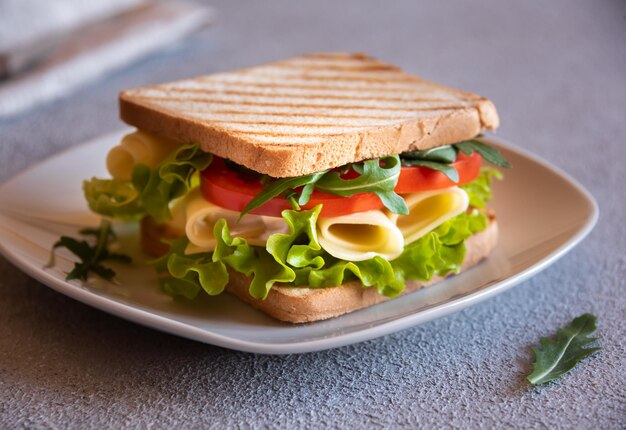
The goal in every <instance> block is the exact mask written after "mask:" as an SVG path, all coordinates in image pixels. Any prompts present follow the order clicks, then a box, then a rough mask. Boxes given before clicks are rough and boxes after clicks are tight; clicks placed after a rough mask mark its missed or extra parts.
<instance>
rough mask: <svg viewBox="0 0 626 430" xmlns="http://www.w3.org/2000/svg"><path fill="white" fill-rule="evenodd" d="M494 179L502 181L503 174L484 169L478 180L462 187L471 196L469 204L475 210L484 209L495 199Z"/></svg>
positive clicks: (491, 168) (492, 169) (491, 169)
mask: <svg viewBox="0 0 626 430" xmlns="http://www.w3.org/2000/svg"><path fill="white" fill-rule="evenodd" d="M493 179H498V180H500V179H502V173H500V171H499V170H497V169H494V168H493V167H483V168H481V170H480V175H478V178H476V179H475V180H473V181H472V182H468V183H467V184H464V185H461V187H460V188H462V189H464V190H465V192H467V194H468V195H469V204H470V206H473V207H475V208H479V209H484V208H486V207H487V202H488V201H489V200H491V198H492V197H493V191H492V188H491V186H492V183H493Z"/></svg>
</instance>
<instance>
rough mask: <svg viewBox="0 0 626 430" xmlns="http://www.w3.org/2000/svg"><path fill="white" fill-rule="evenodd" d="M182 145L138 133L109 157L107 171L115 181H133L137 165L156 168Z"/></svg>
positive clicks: (113, 150)
mask: <svg viewBox="0 0 626 430" xmlns="http://www.w3.org/2000/svg"><path fill="white" fill-rule="evenodd" d="M180 145H181V144H180V142H177V141H175V140H171V139H166V138H163V137H159V136H155V135H154V134H151V133H147V132H145V131H136V132H134V133H130V134H127V135H126V136H124V137H123V138H122V141H121V142H120V144H119V145H117V146H115V147H113V148H112V149H111V150H110V151H109V154H108V155H107V160H106V164H107V170H108V171H109V173H110V174H111V176H112V177H113V178H114V179H120V180H124V181H128V180H130V179H131V174H132V173H133V168H134V167H135V164H137V163H142V164H146V165H147V166H148V167H155V166H156V165H157V164H159V163H160V162H161V161H163V160H164V159H165V157H167V156H168V155H169V154H170V153H171V152H172V151H174V149H176V148H177V147H179V146H180Z"/></svg>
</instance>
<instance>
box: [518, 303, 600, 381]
mask: <svg viewBox="0 0 626 430" xmlns="http://www.w3.org/2000/svg"><path fill="white" fill-rule="evenodd" d="M595 330H596V317H595V316H594V315H592V314H583V315H581V316H579V317H578V318H575V319H574V320H573V321H572V322H571V323H570V324H568V325H567V326H565V327H563V328H561V329H559V330H558V331H557V334H556V338H555V339H549V338H545V337H544V338H542V339H541V346H542V349H539V348H532V350H533V352H534V353H535V362H534V363H533V372H532V373H531V374H530V375H528V380H529V381H530V383H531V384H533V385H539V384H545V383H546V382H549V381H552V380H554V379H556V378H558V377H560V376H562V375H563V374H565V373H567V372H569V371H570V370H572V368H573V367H574V366H575V365H576V363H578V362H579V361H580V360H582V359H584V358H586V357H588V356H589V355H591V354H593V353H594V352H596V351H598V350H600V349H602V348H601V347H593V348H586V346H587V345H589V344H590V343H592V342H594V341H596V340H597V339H598V338H592V337H589V335H590V334H592V333H593V332H594V331H595Z"/></svg>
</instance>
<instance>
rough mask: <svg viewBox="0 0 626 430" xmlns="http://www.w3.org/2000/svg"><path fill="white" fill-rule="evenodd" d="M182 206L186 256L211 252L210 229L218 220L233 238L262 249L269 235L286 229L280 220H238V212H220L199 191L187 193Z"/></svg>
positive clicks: (249, 217)
mask: <svg viewBox="0 0 626 430" xmlns="http://www.w3.org/2000/svg"><path fill="white" fill-rule="evenodd" d="M183 204H184V206H185V218H186V221H185V234H186V235H187V238H188V239H189V246H188V247H187V249H186V253H187V254H191V253H194V252H208V251H213V250H214V249H215V236H214V234H213V228H214V227H215V223H216V222H217V221H218V220H220V219H222V218H223V219H225V220H226V224H228V228H229V230H230V234H231V235H232V236H233V237H242V238H244V239H246V240H247V241H248V243H249V244H251V245H257V246H265V243H266V242H267V239H268V238H269V236H270V235H272V234H274V233H287V232H288V231H289V226H288V225H287V223H286V222H285V221H284V220H283V219H282V218H276V217H267V216H261V215H252V214H247V215H246V216H244V217H243V218H241V220H240V219H239V216H240V215H241V213H240V212H236V211H231V210H228V209H224V208H221V207H219V206H216V205H214V204H213V203H211V202H209V201H207V200H206V199H205V198H204V197H203V196H202V193H201V192H200V189H199V188H196V189H195V190H193V191H191V193H190V194H189V195H188V196H187V197H186V198H185V202H184V203H183Z"/></svg>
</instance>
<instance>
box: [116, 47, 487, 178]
mask: <svg viewBox="0 0 626 430" xmlns="http://www.w3.org/2000/svg"><path fill="white" fill-rule="evenodd" d="M307 62H308V63H312V64H317V66H316V67H315V68H306V67H304V68H302V70H300V69H299V67H302V66H301V64H303V63H304V64H308V63H307ZM268 70H270V72H271V73H270V72H268ZM285 70H286V71H285ZM355 70H356V71H355ZM268 73H269V74H268ZM272 73H274V75H276V76H274V75H272ZM285 73H288V74H287V75H285V76H283V74H285ZM268 76H269V78H268ZM322 78H324V79H326V81H322V82H329V83H328V84H327V85H332V88H334V92H335V93H336V94H327V93H323V94H324V95H323V96H320V95H319V94H321V93H320V91H322V90H317V89H315V90H314V88H317V87H314V86H313V84H315V83H319V82H320V79H322ZM242 79H246V81H245V82H244V81H241V82H239V81H237V82H235V83H230V84H228V82H229V80H230V81H232V80H242ZM268 79H274V81H276V82H277V83H273V84H270V83H263V82H266V81H267V80H268ZM333 79H334V80H333ZM344 80H345V83H342V84H339V82H343V81H344ZM256 81H258V82H256ZM274 81H272V82H274ZM225 82H226V83H225ZM238 82H239V83H238ZM255 82H256V83H255ZM285 82H298V85H302V86H301V87H298V86H297V85H296V88H295V89H294V88H292V87H293V86H288V85H287V84H285ZM244 83H245V85H246V86H244ZM250 85H252V86H250ZM359 85H361V86H359ZM372 85H375V87H372ZM400 85H401V86H400ZM189 87H192V88H191V89H190V88H189ZM368 87H371V88H375V89H376V92H375V93H371V97H369V98H368V97H367V96H368V94H370V93H369V92H368V91H371V90H368ZM233 88H234V89H233ZM250 88H253V90H254V91H257V92H258V94H257V93H252V94H251V93H250V91H252V90H251V89H250ZM354 88H356V89H354ZM359 88H361V89H359ZM403 88H405V89H406V90H405V91H406V92H402V89H403ZM279 91H282V92H284V91H291V92H294V91H298V93H297V94H298V96H297V97H299V98H294V97H295V96H294V95H293V94H287V95H285V94H283V93H282V92H279ZM329 91H330V90H329ZM207 92H208V94H209V95H210V96H209V95H207ZM242 93H243V94H245V95H243V96H242V95H241V94H242ZM361 93H362V94H363V95H365V97H361ZM197 94H199V95H197ZM233 94H234V95H233ZM347 94H349V95H347ZM407 94H409V96H407ZM410 94H413V95H410ZM420 94H424V95H422V96H420ZM182 96H184V98H181V97H182ZM193 97H196V98H193ZM210 97H213V98H214V99H211V98H210ZM332 97H335V98H332ZM433 97H435V98H434V99H433ZM337 99H338V100H339V102H337ZM268 100H269V102H268ZM272 100H278V101H277V102H272ZM294 100H295V101H294ZM298 100H299V101H298ZM342 100H343V102H342ZM307 102H308V103H311V105H306V106H305V105H303V104H302V103H307ZM223 103H228V112H230V113H229V114H228V115H230V116H228V117H227V118H225V117H224V115H226V114H224V112H225V111H224V107H223V106H222V104H223ZM298 103H300V104H298ZM338 103H339V104H338ZM341 103H344V104H346V103H350V104H351V105H345V106H342V105H341ZM119 104H120V117H121V119H122V120H123V121H125V122H126V123H128V124H130V125H133V126H136V127H138V128H140V129H143V130H147V131H150V132H153V133H156V134H160V135H163V136H166V137H168V138H171V139H176V140H180V141H183V142H196V143H199V144H200V145H201V146H202V148H203V149H204V150H205V151H208V152H211V153H213V154H216V155H219V156H221V157H225V158H228V159H231V160H233V161H235V162H237V163H239V164H242V165H244V166H246V167H248V168H251V169H253V170H256V171H258V172H260V173H266V174H268V175H271V176H274V177H291V176H302V175H306V174H310V173H314V172H319V171H322V170H326V169H328V168H333V167H337V166H340V165H344V164H347V163H351V162H356V161H362V160H365V159H369V158H378V157H382V156H385V155H389V154H398V153H401V152H404V151H407V150H413V149H428V148H431V147H435V146H440V145H447V144H451V143H455V142H458V141H461V140H465V139H471V138H474V137H475V136H476V135H478V134H480V133H481V132H482V131H483V130H485V129H489V130H493V129H495V128H497V126H498V124H499V119H498V114H497V112H496V109H495V106H494V105H493V103H492V102H491V101H489V100H488V99H486V98H484V97H481V96H478V95H476V94H473V93H469V92H464V91H459V90H454V89H451V88H447V87H445V86H443V85H439V84H435V83H432V82H428V81H425V80H423V79H421V78H419V77H416V76H412V75H409V74H407V73H405V72H403V71H402V70H400V69H398V68H397V67H395V66H392V65H389V64H386V63H383V62H380V61H378V60H375V59H373V58H370V57H368V56H365V55H363V54H341V53H338V54H332V53H331V54H312V55H310V56H302V57H295V58H291V59H288V60H284V61H281V62H277V63H273V64H270V65H265V66H257V67H252V68H248V69H243V70H239V71H234V72H229V73H220V74H215V75H207V76H201V77H198V78H195V79H190V80H186V81H178V82H173V83H168V84H162V85H157V86H152V87H141V88H136V89H132V90H127V91H123V92H122V93H121V94H120V97H119ZM378 105H381V106H383V107H381V108H380V109H378V108H377V106H378ZM237 111H241V112H239V113H237ZM304 111H306V112H305V113H303V112H304ZM233 112H234V113H233ZM368 112H373V113H376V115H372V114H368ZM233 115H234V116H233ZM368 115H370V116H368ZM260 117H262V118H263V120H259V118H260ZM321 118H325V121H326V122H331V123H332V124H320V121H321ZM368 118H371V119H368ZM277 120H280V121H283V122H282V123H278V122H277ZM346 123H349V124H357V125H346ZM277 124H282V125H277ZM324 130H326V131H324ZM329 130H330V131H329Z"/></svg>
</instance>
